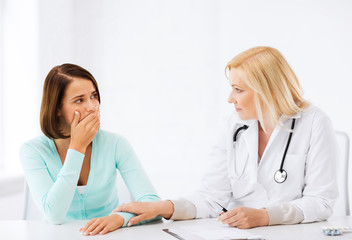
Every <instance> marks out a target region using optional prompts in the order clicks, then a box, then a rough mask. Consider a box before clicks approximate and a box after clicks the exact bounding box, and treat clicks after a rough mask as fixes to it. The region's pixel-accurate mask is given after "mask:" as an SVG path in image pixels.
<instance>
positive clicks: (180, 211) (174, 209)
mask: <svg viewBox="0 0 352 240" xmlns="http://www.w3.org/2000/svg"><path fill="white" fill-rule="evenodd" d="M167 202H169V203H168V204H165V206H168V207H167V208H166V207H165V209H164V211H165V212H166V211H167V212H166V214H165V216H166V217H164V216H163V217H164V218H166V219H172V220H185V219H193V218H196V216H197V208H196V206H195V205H194V204H193V203H192V202H190V201H188V200H186V199H184V198H179V199H177V200H172V201H167ZM170 204H171V205H170Z"/></svg>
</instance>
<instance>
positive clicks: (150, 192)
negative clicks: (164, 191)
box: [116, 137, 161, 226]
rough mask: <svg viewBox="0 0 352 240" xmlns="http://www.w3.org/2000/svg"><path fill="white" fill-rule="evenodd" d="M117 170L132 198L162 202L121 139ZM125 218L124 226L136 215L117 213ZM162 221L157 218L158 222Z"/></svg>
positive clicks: (117, 146)
mask: <svg viewBox="0 0 352 240" xmlns="http://www.w3.org/2000/svg"><path fill="white" fill-rule="evenodd" d="M116 168H117V169H118V170H119V171H120V173H121V176H122V178H123V180H124V182H125V183H126V185H127V188H128V189H129V191H130V193H131V195H132V198H133V199H134V200H135V201H139V202H154V201H160V198H159V196H158V195H157V193H156V191H155V189H154V187H153V185H152V184H151V182H150V181H149V178H148V176H147V175H146V173H145V172H144V170H143V167H142V165H141V164H140V162H139V161H138V158H137V156H136V154H135V152H134V151H133V149H132V147H131V145H130V144H129V143H128V141H127V140H126V139H125V138H122V137H120V138H119V140H118V142H117V145H116ZM116 214H118V215H120V216H122V217H123V218H124V220H125V221H124V226H126V225H127V223H128V221H129V220H130V219H131V218H132V217H134V216H135V215H134V214H132V213H127V212H117V213H116ZM157 219H161V218H160V217H157V218H156V219H152V220H157Z"/></svg>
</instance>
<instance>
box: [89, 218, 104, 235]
mask: <svg viewBox="0 0 352 240" xmlns="http://www.w3.org/2000/svg"><path fill="white" fill-rule="evenodd" d="M100 223H101V221H95V222H94V223H93V224H92V225H90V226H89V228H87V230H86V233H88V234H90V233H91V232H93V231H94V229H95V228H96V227H97V226H98V225H99V224H100Z"/></svg>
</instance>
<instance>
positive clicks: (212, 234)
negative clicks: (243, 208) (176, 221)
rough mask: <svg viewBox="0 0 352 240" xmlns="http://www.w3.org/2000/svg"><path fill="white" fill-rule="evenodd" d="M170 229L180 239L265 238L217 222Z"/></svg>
mask: <svg viewBox="0 0 352 240" xmlns="http://www.w3.org/2000/svg"><path fill="white" fill-rule="evenodd" d="M169 231H171V232H174V233H175V234H177V235H178V236H179V237H180V238H179V239H187V240H188V239H197V240H199V239H204V240H219V239H263V238H262V237H261V236H257V235H253V234H252V233H249V232H248V231H246V230H242V229H238V228H233V227H229V226H226V225H223V224H220V223H217V222H214V224H213V225H210V226H185V227H178V228H176V227H175V228H170V229H169ZM192 236H193V237H192Z"/></svg>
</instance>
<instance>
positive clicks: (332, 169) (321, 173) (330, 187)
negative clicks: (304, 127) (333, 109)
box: [290, 115, 339, 222]
mask: <svg viewBox="0 0 352 240" xmlns="http://www.w3.org/2000/svg"><path fill="white" fill-rule="evenodd" d="M312 126H313V128H312V132H311V139H310V148H309V151H308V154H307V161H306V168H305V187H304V189H303V197H302V198H301V199H296V200H293V201H290V203H291V204H292V205H294V206H296V207H297V208H299V209H300V210H301V211H302V213H303V215H304V220H303V222H313V221H323V220H326V219H327V218H328V217H330V216H331V214H332V211H333V206H334V203H335V200H336V198H337V196H338V191H337V183H336V158H337V157H338V156H339V154H338V148H337V141H336V136H335V132H334V129H333V127H332V124H331V121H330V119H329V118H328V117H327V116H326V115H318V116H315V119H314V122H313V124H312Z"/></svg>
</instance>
